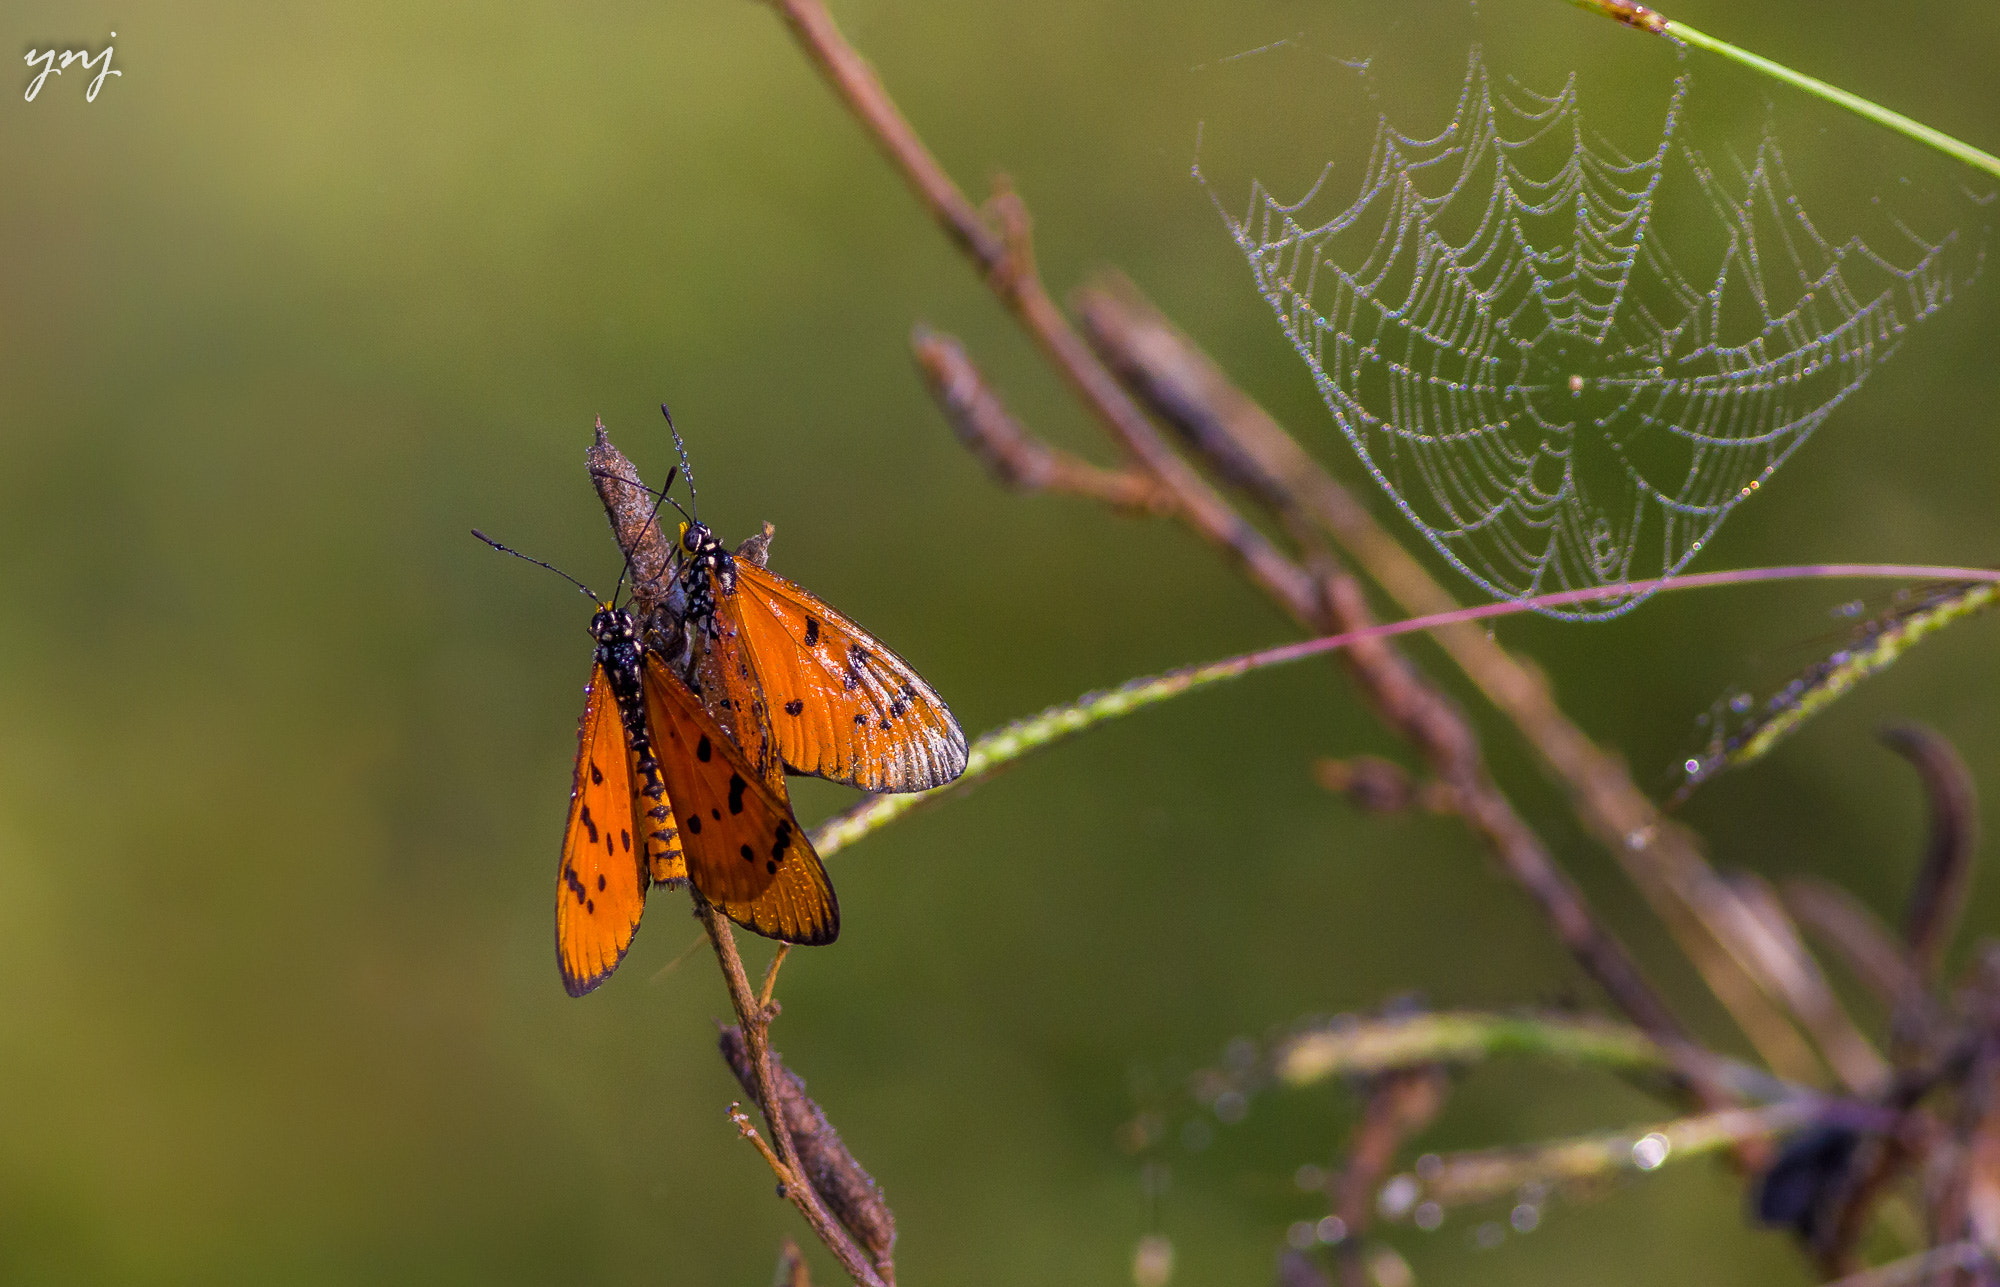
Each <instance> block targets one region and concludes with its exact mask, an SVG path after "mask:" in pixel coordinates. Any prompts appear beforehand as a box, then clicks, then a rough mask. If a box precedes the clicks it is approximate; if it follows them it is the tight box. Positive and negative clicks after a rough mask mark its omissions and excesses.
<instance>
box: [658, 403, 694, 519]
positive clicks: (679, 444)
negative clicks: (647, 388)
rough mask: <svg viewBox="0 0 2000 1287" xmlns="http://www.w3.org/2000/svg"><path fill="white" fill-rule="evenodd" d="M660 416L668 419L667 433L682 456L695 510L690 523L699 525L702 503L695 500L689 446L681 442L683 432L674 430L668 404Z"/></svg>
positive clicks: (685, 511)
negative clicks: (672, 437) (670, 435)
mask: <svg viewBox="0 0 2000 1287" xmlns="http://www.w3.org/2000/svg"><path fill="white" fill-rule="evenodd" d="M660 414H661V415H663V416H665V417H666V418H667V432H668V433H670V434H672V435H673V436H674V450H675V451H677V452H679V453H680V456H681V476H682V477H683V478H685V479H687V484H688V505H689V506H690V507H691V508H692V509H693V510H694V513H693V514H688V522H690V523H699V522H701V519H700V517H699V515H700V514H701V503H700V502H699V501H698V500H697V499H696V498H695V494H694V466H693V465H691V464H689V463H688V449H687V444H686V443H684V442H682V441H681V431H680V430H678V429H676V428H674V413H673V412H671V411H669V410H667V404H666V403H664V402H662V403H661V404H660ZM674 508H675V509H680V506H678V505H676V506H674ZM681 513H683V514H687V510H681Z"/></svg>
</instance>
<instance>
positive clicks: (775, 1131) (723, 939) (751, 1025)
mask: <svg viewBox="0 0 2000 1287" xmlns="http://www.w3.org/2000/svg"><path fill="white" fill-rule="evenodd" d="M694 906H695V914H696V915H697V916H699V917H700V918H701V924H702V928H703V929H705V930H707V931H708V941H709V943H710V944H711V945H713V946H714V948H715V959H716V961H717V963H718V964H720V965H721V966H722V979H723V983H724V984H725V985H726V986H727V987H728V989H729V1004H730V1005H731V1006H732V1007H733V1008H734V1009H735V1011H736V1021H737V1023H738V1025H739V1026H740V1028H741V1030H742V1041H743V1048H744V1058H745V1060H746V1061H747V1062H748V1064H749V1066H750V1071H751V1073H752V1076H751V1078H750V1082H749V1084H748V1087H747V1088H748V1089H749V1090H750V1093H751V1094H753V1095H754V1096H755V1097H756V1099H757V1103H758V1105H759V1106H760V1107H761V1108H762V1109H763V1111H764V1124H765V1126H766V1128H767V1129H768V1130H769V1131H770V1135H771V1144H772V1146H773V1148H774V1150H775V1152H776V1153H777V1157H778V1161H779V1163H780V1164H781V1165H782V1169H780V1168H779V1167H773V1168H772V1169H773V1170H774V1171H777V1172H778V1175H779V1182H780V1187H781V1188H782V1189H783V1190H784V1194H783V1196H784V1197H786V1198H789V1199H790V1200H791V1203H792V1205H793V1206H795V1207H797V1208H798V1209H799V1214H800V1215H802V1216H804V1217H805V1220H806V1224H807V1225H809V1226H811V1228H812V1231H813V1233H814V1234H815V1235H817V1236H818V1238H819V1240H820V1241H821V1242H823V1243H825V1244H826V1249H827V1250H828V1251H831V1252H832V1253H833V1255H834V1258H835V1259H836V1260H838V1261H840V1266H841V1268H843V1269H845V1270H846V1271H847V1274H848V1276H849V1277H850V1278H852V1279H854V1281H855V1282H857V1283H860V1284H862V1287H894V1280H893V1277H891V1278H886V1279H885V1278H884V1277H883V1275H882V1274H881V1272H880V1271H879V1268H878V1266H877V1265H875V1264H873V1263H871V1261H870V1259H869V1257H868V1256H867V1255H865V1254H864V1253H863V1252H862V1250H861V1248H859V1247H858V1246H856V1245H855V1243H854V1240H853V1239H852V1238H851V1237H849V1236H848V1233H847V1230H846V1229H845V1228H843V1227H842V1226H841V1224H840V1222H839V1221H837V1220H835V1219H834V1217H833V1215H832V1213H831V1212H829V1211H828V1210H827V1208H826V1204H825V1203H824V1202H823V1201H822V1200H821V1198H820V1195H819V1191H818V1190H817V1189H816V1188H815V1187H814V1186H813V1185H812V1184H811V1183H809V1182H808V1183H800V1182H799V1179H800V1177H804V1176H806V1175H807V1174H808V1173H807V1170H806V1168H805V1166H804V1165H803V1164H802V1163H801V1162H800V1160H799V1150H798V1145H797V1143H796V1141H795V1140H794V1139H793V1135H792V1130H791V1124H790V1123H789V1122H788V1121H787V1120H786V1114H785V1112H784V1111H783V1107H782V1106H783V1105H784V1103H785V1101H784V1099H783V1097H782V1095H781V1093H780V1090H779V1085H778V1078H777V1074H776V1071H775V1070H774V1068H773V1063H774V1060H773V1059H772V1056H771V1047H770V1040H769V1031H770V1015H769V1013H768V1012H767V1011H764V1010H762V1009H760V1008H759V1007H758V1005H757V998H756V996H755V995H754V994H753V993H752V992H751V991H750V978H749V976H748V975H747V974H745V973H744V972H743V958H742V957H741V956H740V955H738V953H737V951H736V936H735V934H734V932H732V931H731V929H730V927H729V918H728V917H726V916H724V915H723V914H722V913H721V912H720V911H719V910H717V909H716V908H715V907H714V906H713V905H712V904H710V903H709V901H708V900H707V899H705V898H703V897H701V895H700V894H699V893H698V892H696V893H695V894H694ZM787 1177H789V1178H787Z"/></svg>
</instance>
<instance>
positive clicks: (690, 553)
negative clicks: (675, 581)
mask: <svg viewBox="0 0 2000 1287" xmlns="http://www.w3.org/2000/svg"><path fill="white" fill-rule="evenodd" d="M681 550H682V552H683V553H685V554H686V555H687V565H686V568H685V569H684V570H683V571H682V573H681V585H682V587H683V589H684V590H685V591H686V593H687V599H688V606H687V615H688V620H690V621H699V622H702V623H703V624H709V623H711V622H713V621H714V618H715V595H716V591H717V590H720V591H721V592H722V593H723V594H734V593H736V556H735V555H733V554H731V553H730V552H729V550H728V548H727V547H725V546H724V545H723V544H722V542H721V541H718V540H716V539H715V533H713V532H711V531H709V530H708V529H707V528H706V527H703V526H702V525H701V524H700V523H689V524H687V525H686V526H685V527H683V528H682V529H681Z"/></svg>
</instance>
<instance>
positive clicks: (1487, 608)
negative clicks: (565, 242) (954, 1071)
mask: <svg viewBox="0 0 2000 1287" xmlns="http://www.w3.org/2000/svg"><path fill="white" fill-rule="evenodd" d="M1822 579H1830V580H1843V579H1844V580H1886V581H1908V580H1917V581H2000V571H1995V570H1993V569H1990V568H1961V567H1938V566H1930V565H1924V564H1898V563H1811V564H1801V565H1797V566H1791V567H1769V568H1739V569H1737V570H1735V571H1729V572H1696V573H1687V574H1683V575H1681V576H1676V577H1669V578H1666V579H1663V580H1652V581H1633V582H1627V583H1625V584H1622V585H1615V586H1610V587H1607V588H1606V589H1603V590H1565V591H1561V592H1559V593H1555V594H1545V595H1537V596H1535V597H1534V598H1532V599H1519V600H1508V601H1506V602H1501V603H1482V604H1476V605H1474V606H1472V607H1467V608H1456V609H1453V610H1452V611H1450V612H1441V613H1435V614H1433V615H1430V616H1425V617H1413V618H1411V619H1409V620H1407V621H1390V622H1385V623H1383V624H1381V625H1377V626H1369V627H1367V628H1365V629H1362V630H1352V631H1348V632H1346V633H1344V634H1337V635H1327V636H1324V637H1322V638H1319V639H1304V640H1300V641H1299V642H1297V643H1289V644H1281V645H1279V646H1278V647H1275V648H1266V649H1263V650H1261V651H1259V652H1253V653H1245V654H1243V655H1241V656H1237V657H1229V658H1225V659H1223V660H1221V661H1214V662H1209V663H1207V664H1206V665H1199V666H1187V667H1183V668H1182V669H1179V670H1173V671H1168V672H1167V673H1166V674H1164V675H1156V676H1150V677H1147V678H1143V679H1134V680H1131V681H1128V682H1127V683H1124V684H1120V685H1119V686H1118V687H1116V688H1113V689H1110V690H1108V691H1106V692H1101V693H1091V694H1087V695H1085V696H1083V697H1081V698H1078V699H1077V700H1076V701H1074V702H1069V703H1065V704H1063V705H1061V706H1053V707H1050V708H1049V709H1048V710H1046V711H1043V712H1042V713H1041V714H1039V715H1034V716H1030V717H1029V718H1027V719H1022V720H1016V721H1015V722H1013V723H1011V724H1006V725H1002V726H1001V727H1000V728H997V729H995V730H993V731H992V732H990V733H987V734H985V735H984V736H982V737H979V738H977V739H975V740H974V741H973V743H972V745H971V747H970V748H969V749H968V751H967V753H966V760H965V772H964V773H962V774H961V775H959V777H958V778H957V779H956V780H955V781H953V782H951V783H950V784H948V785H946V786H941V787H938V788H937V789H935V790H932V791H921V792H916V793H913V794H908V795H879V796H874V797H872V798H870V799H868V800H866V801H863V802H862V803H861V804H859V805H857V806H856V807H855V808H853V809H850V810H848V811H847V812H846V813H842V814H838V815H836V816H835V817H833V818H831V819H829V820H828V821H826V822H824V823H822V824H820V826H819V827H818V828H817V829H815V830H814V832H813V836H812V841H813V846H814V847H815V848H816V849H817V850H818V851H819V854H820V856H821V857H822V858H825V857H829V856H831V855H833V854H835V853H838V852H839V851H840V850H842V849H845V848H846V847H847V846H849V845H851V844H853V843H854V842H855V841H856V840H859V839H860V838H861V837H863V836H865V835H867V834H868V833H869V832H871V831H874V830H876V829H877V828H879V827H882V826H885V825H887V824H888V823H889V822H892V821H894V820H895V819H897V818H900V817H901V816H903V815H904V814H906V813H909V812H910V811H912V810H914V809H916V808H919V807H921V806H922V805H925V804H928V803H931V802H933V801H935V800H937V799H938V798H939V797H941V796H944V795H947V794H950V793H951V792H954V791H959V790H963V789H964V788H966V787H968V786H971V785H972V784H973V783H974V782H977V781H979V780H980V779H981V778H984V777H988V776H990V775H991V774H993V773H995V772H997V771H999V770H1000V769H1001V768H1003V767H1005V766H1006V765H1007V764H1008V763H1010V762H1012V761H1014V760H1017V759H1019V758H1021V757H1022V756H1024V755H1026V754H1028V753H1029V752H1031V751H1037V750H1040V749H1041V748H1043V747H1045V746H1051V745H1053V744H1055V743H1057V742H1060V741H1064V740H1066V739H1068V738H1070V737H1073V736H1075V735H1076V734H1078V733H1081V732H1083V731H1084V730H1085V729H1088V728H1090V727H1092V726H1094V725H1097V724H1101V723H1103V722H1105V721H1106V720H1111V719H1117V718H1118V717H1120V716H1123V715H1129V714H1131V713H1132V712H1134V711H1137V710H1140V709H1142V708H1144V707H1147V706H1151V705H1153V704H1155V703H1157V702H1163V701H1166V700H1167V699H1168V698H1171V697H1178V696H1180V695H1181V694H1182V693H1187V692H1192V691H1193V690H1195V689H1197V688H1205V687H1207V686H1209V685H1210V684H1216V683H1221V682H1222V681H1224V680H1229V679H1237V678H1240V677H1242V676H1244V675H1247V674H1250V673H1251V672H1252V671H1257V670H1266V669H1269V668H1271V667H1273V666H1283V665H1289V664H1290V663H1292V662H1298V661H1304V660H1306V659H1307V658H1309V657H1318V656H1321V655H1323V654H1325V653H1331V652H1337V651H1339V650H1340V649H1342V648H1350V647H1353V646H1354V645H1355V644H1357V643H1362V642H1366V641H1368V640H1372V639H1389V638H1393V637H1395V636H1397V635H1407V634H1414V633H1417V632H1419V631H1426V630H1438V629H1441V628H1444V627H1447V626H1453V625H1458V624H1460V623H1463V622H1468V621H1481V620H1487V619H1491V618H1495V617H1508V616H1515V615H1518V614H1520V613H1523V612H1533V611H1534V610H1536V609H1537V608H1539V607H1544V606H1558V605H1560V604H1564V603H1576V602H1579V601H1581V600H1583V599H1585V598H1589V597H1592V596H1595V595H1601V594H1606V593H1609V594H1612V595H1616V596H1622V595H1625V594H1628V593H1651V592H1653V591H1674V590H1699V589H1708V588H1713V587H1718V586H1727V585H1750V584H1762V583H1766V582H1773V581H1807V580H1822Z"/></svg>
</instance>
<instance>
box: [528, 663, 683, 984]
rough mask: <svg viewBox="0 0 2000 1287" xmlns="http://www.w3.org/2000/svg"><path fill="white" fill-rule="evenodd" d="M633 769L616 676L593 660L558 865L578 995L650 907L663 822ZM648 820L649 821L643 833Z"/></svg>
mask: <svg viewBox="0 0 2000 1287" xmlns="http://www.w3.org/2000/svg"><path fill="white" fill-rule="evenodd" d="M632 769H633V765H632V762H631V755H630V752H629V751H628V750H627V748H626V745H625V727H624V725H623V724H621V723H620V722H619V718H618V702H617V700H616V699H615V698H614V697H613V696H612V694H611V681H610V679H608V678H607V677H606V676H605V673H604V667H602V666H597V667H594V668H593V669H592V670H591V673H590V690H589V694H588V696H587V697H585V699H584V704H583V722H582V723H581V724H580V725H579V726H578V730H577V747H576V777H575V781H574V783H573V784H572V785H571V787H570V793H569V823H568V825H567V826H565V827H564V828H563V847H562V866H561V867H559V868H558V869H557V871H556V965H557V966H558V968H560V969H561V971H562V980H563V987H565V988H566V989H568V991H569V994H570V995H571V996H573V997H580V996H582V995H583V994H584V993H586V992H588V991H590V990H591V989H592V988H594V987H596V986H597V985H598V984H600V983H602V982H604V980H606V979H607V978H610V977H611V972H612V971H613V970H615V969H617V968H618V962H620V961H621V960H623V959H624V958H625V950H626V949H627V948H629V947H631V946H632V936H633V934H635V933H637V932H638V929H639V913H640V912H641V911H643V910H645V906H646V880H647V877H648V872H647V862H646V852H647V849H648V844H647V838H648V836H650V835H653V834H656V833H657V828H658V826H659V825H660V822H659V820H658V819H654V818H650V817H648V816H647V814H646V813H645V812H642V811H641V810H639V809H635V808H634V807H633V806H634V804H635V802H636V801H635V797H634V794H633V783H634V781H635V779H634V777H633V772H632ZM639 798H641V799H643V797H639ZM660 804H662V805H664V804H665V801H664V800H662V801H660ZM651 807H653V806H652V802H651V801H647V802H646V808H648V809H650V808H651ZM642 819H643V820H645V821H646V822H648V823H649V826H648V829H647V832H646V834H643V835H642V834H639V832H640V828H639V826H638V823H639V822H640V821H641V820H642ZM667 830H668V831H669V832H671V830H672V827H671V825H670V824H669V825H668V826H667ZM653 847H654V848H656V849H658V848H659V846H658V845H655V846H653ZM663 860H664V855H663Z"/></svg>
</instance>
